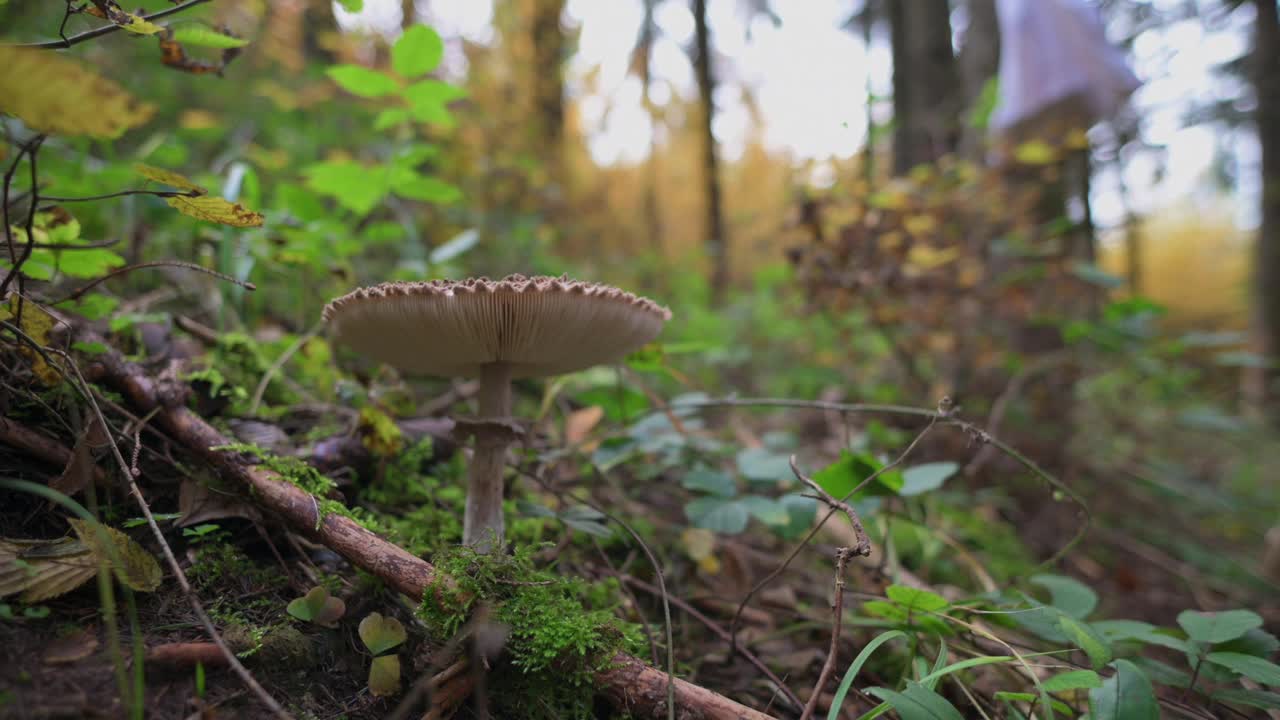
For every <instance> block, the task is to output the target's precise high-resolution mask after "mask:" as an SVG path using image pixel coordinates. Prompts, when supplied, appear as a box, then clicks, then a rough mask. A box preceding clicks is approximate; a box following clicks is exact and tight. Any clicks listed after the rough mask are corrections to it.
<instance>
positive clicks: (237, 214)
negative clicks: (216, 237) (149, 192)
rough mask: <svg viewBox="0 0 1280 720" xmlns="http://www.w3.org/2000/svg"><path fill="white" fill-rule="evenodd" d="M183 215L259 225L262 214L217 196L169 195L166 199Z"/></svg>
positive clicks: (251, 225) (234, 225) (242, 225)
mask: <svg viewBox="0 0 1280 720" xmlns="http://www.w3.org/2000/svg"><path fill="white" fill-rule="evenodd" d="M166 202H168V203H169V205H171V206H172V207H173V208H174V209H175V210H177V211H178V212H180V213H182V214H183V215H190V216H191V217H193V218H199V219H201V220H208V221H209V222H215V223H222V224H223V225H230V226H232V227H259V226H260V225H262V220H263V218H262V214H261V213H256V212H254V211H252V210H249V209H248V208H246V207H245V206H243V205H241V204H240V203H233V202H228V201H227V200H224V199H222V198H219V197H207V196H206V197H171V198H168V199H167V200H166Z"/></svg>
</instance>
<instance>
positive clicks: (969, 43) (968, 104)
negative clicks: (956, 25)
mask: <svg viewBox="0 0 1280 720" xmlns="http://www.w3.org/2000/svg"><path fill="white" fill-rule="evenodd" d="M967 7H968V9H969V27H968V28H967V29H966V30H965V33H964V43H963V45H962V46H961V48H960V55H959V57H958V58H957V60H956V62H957V64H958V66H959V70H960V80H961V83H962V85H963V89H964V98H963V100H962V102H961V103H960V105H961V107H962V109H963V113H964V115H963V117H962V118H961V123H962V127H963V130H962V131H961V141H960V146H961V152H963V154H964V155H965V157H968V158H970V159H973V160H980V159H981V158H982V151H983V142H982V140H983V137H984V135H985V134H986V128H985V127H974V126H972V125H970V123H969V120H970V118H972V117H973V114H974V112H975V111H976V110H977V106H978V102H979V101H980V100H982V91H983V89H984V88H985V87H986V85H987V82H988V81H989V80H991V79H992V78H993V77H995V75H996V73H997V72H998V71H999V70H1000V23H999V21H998V19H997V17H996V3H995V0H969V2H968V5H967Z"/></svg>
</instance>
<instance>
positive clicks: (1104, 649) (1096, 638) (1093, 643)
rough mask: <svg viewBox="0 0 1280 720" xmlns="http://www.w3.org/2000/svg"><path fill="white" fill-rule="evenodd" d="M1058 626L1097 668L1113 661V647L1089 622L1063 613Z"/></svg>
mask: <svg viewBox="0 0 1280 720" xmlns="http://www.w3.org/2000/svg"><path fill="white" fill-rule="evenodd" d="M1058 627H1060V628H1062V631H1063V632H1064V633H1066V635H1067V637H1068V638H1070V639H1071V642H1072V643H1073V644H1075V646H1076V647H1078V648H1080V649H1081V650H1083V651H1084V652H1085V654H1086V655H1088V656H1089V662H1090V663H1091V664H1092V665H1093V667H1094V669H1095V670H1097V669H1100V668H1102V666H1104V665H1106V664H1107V663H1108V662H1110V661H1111V648H1110V647H1109V646H1108V645H1107V641H1106V639H1105V638H1103V637H1102V635H1100V634H1099V633H1098V632H1097V631H1096V630H1094V629H1093V628H1091V627H1089V626H1088V625H1087V624H1085V623H1083V622H1080V621H1079V620H1076V619H1075V618H1073V617H1069V616H1067V615H1063V616H1062V617H1060V618H1058Z"/></svg>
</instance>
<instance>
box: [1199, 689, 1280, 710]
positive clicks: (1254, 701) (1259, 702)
mask: <svg viewBox="0 0 1280 720" xmlns="http://www.w3.org/2000/svg"><path fill="white" fill-rule="evenodd" d="M1211 697H1212V698H1213V699H1214V700H1217V701H1218V702H1224V703H1231V704H1232V705H1245V706H1248V707H1255V708H1261V709H1263V710H1280V694H1278V693H1273V692H1267V691H1266V690H1236V689H1226V690H1217V691H1215V692H1214V693H1213V695H1212V696H1211Z"/></svg>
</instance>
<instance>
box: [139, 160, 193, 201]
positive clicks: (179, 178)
mask: <svg viewBox="0 0 1280 720" xmlns="http://www.w3.org/2000/svg"><path fill="white" fill-rule="evenodd" d="M133 169H134V171H135V172H137V173H138V174H139V175H141V176H143V177H145V178H146V179H148V180H154V181H155V182H158V183H160V184H161V185H169V186H172V187H176V188H178V189H179V190H192V191H199V193H200V194H201V195H204V194H205V193H207V192H208V191H207V190H205V189H204V188H202V187H200V186H199V185H197V184H195V183H193V182H191V181H190V180H188V179H187V178H186V177H185V176H183V175H179V174H178V173H176V172H173V171H172V170H165V169H164V168H158V167H155V166H152V165H145V164H143V163H134V164H133Z"/></svg>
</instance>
